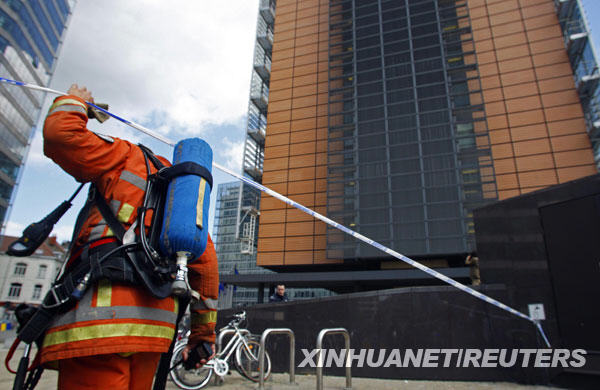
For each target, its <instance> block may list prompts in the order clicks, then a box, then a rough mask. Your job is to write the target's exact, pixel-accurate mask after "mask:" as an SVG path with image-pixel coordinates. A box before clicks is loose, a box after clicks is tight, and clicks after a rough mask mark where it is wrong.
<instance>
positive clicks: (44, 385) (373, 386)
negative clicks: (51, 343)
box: [0, 349, 552, 390]
mask: <svg viewBox="0 0 600 390" xmlns="http://www.w3.org/2000/svg"><path fill="white" fill-rule="evenodd" d="M7 352H8V350H7V349H2V350H0V358H1V359H2V362H3V361H4V358H5V356H6V353H7ZM33 353H34V352H32V356H33ZM21 355H22V350H19V351H17V353H16V354H15V357H14V358H13V361H12V365H11V367H12V368H13V369H15V368H16V366H17V365H18V362H19V359H20V357H21ZM13 379H14V375H12V374H11V373H9V372H8V371H7V370H6V368H5V367H4V366H3V367H2V368H1V369H0V389H11V388H12V382H13ZM57 379H58V375H57V373H56V371H52V370H46V371H45V372H44V374H43V376H42V379H41V380H40V382H39V384H38V386H37V387H36V389H37V390H51V389H56V382H57ZM323 383H324V388H325V389H327V390H333V389H336V390H341V389H344V388H345V384H346V380H345V378H344V377H332V376H326V377H325V378H324V381H323ZM206 388H213V389H215V390H216V389H218V390H255V389H257V388H258V384H256V383H253V382H250V381H248V380H247V379H245V378H243V377H242V376H240V375H239V374H238V373H237V372H236V371H235V370H232V374H231V375H226V376H225V378H224V381H223V382H222V383H220V384H217V383H216V381H215V379H214V378H213V380H211V383H210V384H209V386H207V387H206ZM265 388H266V389H269V390H309V389H315V388H316V377H315V376H314V375H296V384H295V385H290V384H289V375H287V374H274V375H272V376H271V378H269V380H268V381H267V383H266V386H265ZM167 389H170V390H175V389H178V387H177V386H175V384H174V383H173V382H170V381H169V382H167ZM352 389H353V390H396V389H402V390H491V389H502V390H504V389H507V390H546V389H552V388H550V387H545V386H525V385H518V384H514V383H506V382H443V381H414V380H410V381H407V380H389V379H372V378H352Z"/></svg>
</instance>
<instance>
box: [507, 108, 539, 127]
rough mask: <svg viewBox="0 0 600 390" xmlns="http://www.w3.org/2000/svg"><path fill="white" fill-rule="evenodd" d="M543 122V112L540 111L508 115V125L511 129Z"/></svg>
mask: <svg viewBox="0 0 600 390" xmlns="http://www.w3.org/2000/svg"><path fill="white" fill-rule="evenodd" d="M542 122H544V112H543V111H542V110H531V111H525V112H518V113H515V114H508V123H509V125H510V126H511V127H517V126H526V125H533V124H535V123H542Z"/></svg>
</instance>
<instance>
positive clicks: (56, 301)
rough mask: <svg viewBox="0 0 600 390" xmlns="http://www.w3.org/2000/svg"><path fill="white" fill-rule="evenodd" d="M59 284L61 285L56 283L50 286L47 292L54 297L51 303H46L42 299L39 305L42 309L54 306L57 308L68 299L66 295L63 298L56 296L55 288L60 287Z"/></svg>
mask: <svg viewBox="0 0 600 390" xmlns="http://www.w3.org/2000/svg"><path fill="white" fill-rule="evenodd" d="M61 286H62V284H57V285H54V286H52V287H51V288H50V291H48V292H49V293H52V295H51V296H52V297H53V298H54V303H53V304H47V303H46V300H45V299H44V301H43V302H42V305H41V306H42V307H43V308H44V309H54V308H57V307H59V306H61V305H64V304H65V303H67V302H68V301H69V297H68V296H67V297H65V298H59V297H58V294H57V293H56V289H57V288H59V287H61Z"/></svg>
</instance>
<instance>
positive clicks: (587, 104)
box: [554, 0, 600, 169]
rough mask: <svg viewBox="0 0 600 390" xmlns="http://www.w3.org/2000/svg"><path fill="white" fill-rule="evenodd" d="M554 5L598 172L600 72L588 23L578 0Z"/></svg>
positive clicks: (558, 2)
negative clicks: (599, 85)
mask: <svg viewBox="0 0 600 390" xmlns="http://www.w3.org/2000/svg"><path fill="white" fill-rule="evenodd" d="M554 2H555V5H556V11H557V13H558V19H559V22H560V27H561V29H562V31H563V39H564V42H565V47H566V49H567V55H568V56H569V60H570V62H571V68H572V69H573V77H574V79H575V86H576V88H577V92H578V94H579V99H580V101H581V107H582V108H583V112H584V116H585V120H586V125H587V130H588V135H589V136H590V140H591V142H592V148H593V150H594V160H595V162H596V166H597V167H598V169H600V88H598V82H599V80H600V72H599V71H598V61H597V59H596V53H595V51H594V46H593V44H592V41H591V36H590V31H589V28H588V26H587V20H586V17H585V13H584V12H583V6H582V4H581V2H580V1H579V0H555V1H554Z"/></svg>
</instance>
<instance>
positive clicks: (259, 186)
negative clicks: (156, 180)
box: [0, 77, 550, 348]
mask: <svg viewBox="0 0 600 390" xmlns="http://www.w3.org/2000/svg"><path fill="white" fill-rule="evenodd" d="M0 82H5V83H8V84H13V85H17V86H21V87H26V88H31V89H36V90H40V91H45V92H50V93H54V94H57V95H65V93H63V92H59V91H55V90H53V89H50V88H45V87H40V86H37V85H32V84H28V83H23V82H20V81H15V80H9V79H5V78H3V77H0ZM87 104H89V105H91V106H93V107H94V108H97V109H99V110H101V111H102V112H104V113H106V114H108V115H110V116H112V117H113V118H115V119H117V120H119V121H121V122H123V123H125V124H127V125H129V126H131V127H133V128H134V129H137V130H139V131H141V132H143V133H145V134H147V135H149V136H151V137H153V138H156V139H157V140H159V141H161V142H164V143H166V144H167V145H170V146H174V145H175V143H174V142H173V141H171V140H169V139H168V138H165V137H163V136H161V135H159V134H156V133H155V132H153V131H152V130H149V129H147V128H145V127H143V126H141V125H138V124H136V123H133V122H130V121H128V120H126V119H123V118H121V117H119V116H117V115H115V114H112V113H110V112H108V111H106V110H104V109H103V108H101V107H98V106H96V105H95V104H93V103H90V102H87ZM213 167H215V168H216V169H218V170H220V171H222V172H225V173H227V174H229V175H231V176H233V177H235V178H237V179H239V180H241V181H243V182H244V183H246V184H248V185H250V186H252V187H254V188H257V189H259V190H261V191H263V192H265V193H266V194H268V195H271V196H272V197H274V198H277V199H279V200H281V201H282V202H285V203H286V204H288V205H290V206H292V207H295V208H297V209H298V210H301V211H303V212H305V213H306V214H308V215H311V216H313V217H315V218H317V219H319V220H321V221H323V222H325V223H326V224H328V225H330V226H333V227H335V228H336V229H339V230H341V231H343V232H344V233H347V234H349V235H351V236H353V237H355V238H357V239H358V240H360V241H362V242H365V243H367V244H369V245H371V246H374V247H375V248H377V249H379V250H381V251H383V252H385V253H387V254H388V255H390V256H393V257H395V258H396V259H399V260H401V261H403V262H405V263H407V264H410V265H412V266H413V267H415V268H418V269H420V270H421V271H423V272H425V273H427V274H429V275H431V276H433V277H434V278H437V279H439V280H441V281H443V282H445V283H448V284H449V285H451V286H453V287H455V288H457V289H459V290H462V291H464V292H466V293H468V294H471V295H472V296H474V297H475V298H478V299H481V300H482V301H484V302H487V303H489V304H491V305H494V306H496V307H498V308H500V309H502V310H505V311H507V312H509V313H511V314H514V315H516V316H519V317H521V318H524V319H526V320H529V321H531V322H532V323H533V324H534V325H535V326H536V329H537V330H538V332H539V333H540V335H541V336H542V338H543V340H544V343H545V344H546V345H547V346H548V348H550V342H549V341H548V338H547V337H546V334H545V333H544V330H543V328H542V325H541V324H540V322H539V321H536V320H534V319H532V318H531V317H529V316H527V315H525V314H523V313H521V312H520V311H517V310H515V309H513V308H512V307H509V306H507V305H505V304H504V303H502V302H500V301H497V300H495V299H494V298H491V297H488V296H487V295H485V294H482V293H480V292H479V291H477V290H474V289H472V288H470V287H467V286H465V285H464V284H462V283H459V282H457V281H456V280H454V279H452V278H449V277H447V276H446V275H444V274H442V273H440V272H438V271H436V270H434V269H431V268H429V267H427V266H425V265H423V264H421V263H419V262H416V261H414V260H412V259H410V258H408V257H406V256H404V255H403V254H401V253H398V252H396V251H394V250H392V249H390V248H388V247H385V246H383V245H381V244H380V243H378V242H376V241H373V240H371V239H370V238H368V237H365V236H363V235H362V234H360V233H358V232H355V231H354V230H351V229H348V228H347V227H345V226H343V225H340V224H339V223H337V222H335V221H333V220H331V219H329V218H327V217H325V216H323V215H321V214H319V213H317V212H316V211H314V210H311V209H309V208H307V207H305V206H303V205H301V204H300V203H297V202H294V201H293V200H291V199H289V198H287V197H285V196H283V195H281V194H279V193H277V192H275V191H273V190H271V189H270V188H267V187H265V186H263V185H262V184H260V183H257V182H255V181H254V180H252V179H249V178H247V177H244V176H242V175H240V174H238V173H235V172H233V171H232V170H230V169H228V168H225V167H223V166H221V165H219V164H217V163H215V162H213Z"/></svg>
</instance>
